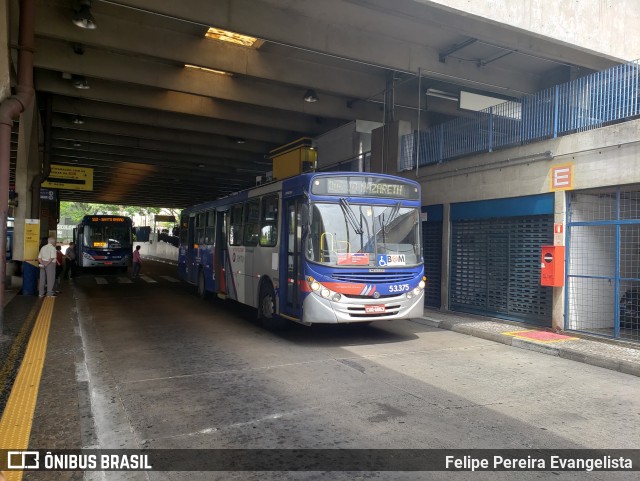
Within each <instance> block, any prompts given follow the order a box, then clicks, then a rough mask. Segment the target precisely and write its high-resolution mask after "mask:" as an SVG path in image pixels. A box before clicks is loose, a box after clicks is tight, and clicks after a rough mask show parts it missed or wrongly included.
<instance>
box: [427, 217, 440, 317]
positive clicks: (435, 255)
mask: <svg viewBox="0 0 640 481" xmlns="http://www.w3.org/2000/svg"><path fill="white" fill-rule="evenodd" d="M422 248H423V252H424V275H425V276H426V277H427V287H426V288H425V292H424V304H425V306H429V307H440V306H441V298H440V279H441V277H440V276H441V271H442V221H437V222H423V223H422Z"/></svg>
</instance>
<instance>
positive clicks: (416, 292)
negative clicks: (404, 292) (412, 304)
mask: <svg viewBox="0 0 640 481" xmlns="http://www.w3.org/2000/svg"><path fill="white" fill-rule="evenodd" d="M421 291H422V289H420V288H419V287H416V288H415V289H413V295H414V296H419V295H420V292H421Z"/></svg>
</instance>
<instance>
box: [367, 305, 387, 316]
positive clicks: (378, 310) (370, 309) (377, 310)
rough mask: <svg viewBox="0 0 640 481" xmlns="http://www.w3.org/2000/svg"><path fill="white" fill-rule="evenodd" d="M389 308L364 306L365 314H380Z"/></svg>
mask: <svg viewBox="0 0 640 481" xmlns="http://www.w3.org/2000/svg"><path fill="white" fill-rule="evenodd" d="M386 310H387V308H386V307H385V306H364V312H365V314H379V313H381V312H386Z"/></svg>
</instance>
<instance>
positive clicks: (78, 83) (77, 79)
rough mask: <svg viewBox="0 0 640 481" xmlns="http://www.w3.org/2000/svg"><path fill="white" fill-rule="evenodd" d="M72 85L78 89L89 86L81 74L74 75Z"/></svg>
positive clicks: (86, 88) (85, 88) (84, 88)
mask: <svg viewBox="0 0 640 481" xmlns="http://www.w3.org/2000/svg"><path fill="white" fill-rule="evenodd" d="M73 86H74V87H75V88H77V89H80V90H88V89H90V88H91V86H90V85H89V82H88V81H87V78H86V77H83V76H74V77H73Z"/></svg>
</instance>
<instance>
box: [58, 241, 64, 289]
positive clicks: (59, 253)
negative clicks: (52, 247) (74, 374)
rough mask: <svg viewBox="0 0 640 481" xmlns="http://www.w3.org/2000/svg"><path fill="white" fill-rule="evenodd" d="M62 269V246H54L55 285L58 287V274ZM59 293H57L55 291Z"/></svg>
mask: <svg viewBox="0 0 640 481" xmlns="http://www.w3.org/2000/svg"><path fill="white" fill-rule="evenodd" d="M63 268H64V255H63V254H62V246H56V285H57V286H58V287H60V274H62V269H63ZM56 292H59V291H56Z"/></svg>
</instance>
